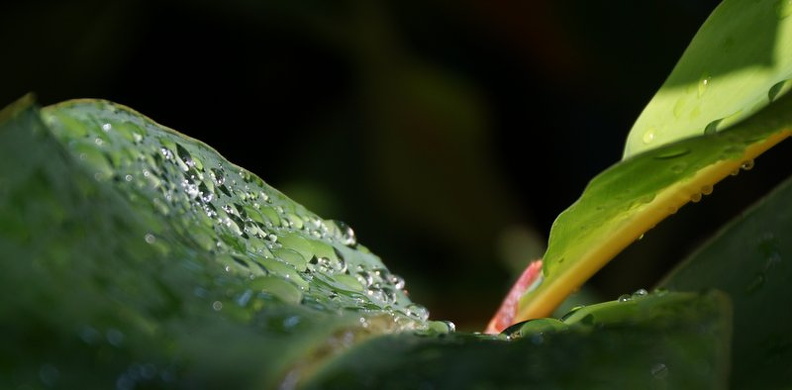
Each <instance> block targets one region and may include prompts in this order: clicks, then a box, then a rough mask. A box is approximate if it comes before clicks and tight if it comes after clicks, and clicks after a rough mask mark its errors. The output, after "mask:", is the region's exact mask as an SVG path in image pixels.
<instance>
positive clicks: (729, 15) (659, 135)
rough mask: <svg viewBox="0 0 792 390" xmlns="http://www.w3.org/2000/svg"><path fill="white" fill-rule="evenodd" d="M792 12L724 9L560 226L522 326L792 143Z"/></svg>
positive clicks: (523, 310)
mask: <svg viewBox="0 0 792 390" xmlns="http://www.w3.org/2000/svg"><path fill="white" fill-rule="evenodd" d="M789 6H790V5H789V3H788V2H786V1H760V2H750V3H749V2H740V1H725V2H723V3H722V4H721V5H720V6H719V7H718V9H717V10H716V11H715V12H714V13H713V14H712V15H711V16H710V18H709V19H708V20H707V22H706V23H705V24H704V26H702V28H701V30H700V31H699V33H698V34H697V35H696V37H694V39H693V41H692V42H691V44H690V46H689V48H688V50H687V51H686V52H685V53H684V55H683V56H682V58H681V59H680V61H679V63H678V65H677V67H676V68H675V69H674V70H673V72H672V74H671V76H670V77H669V79H668V80H667V82H666V83H665V84H664V86H663V87H662V88H661V89H660V91H658V93H657V95H656V96H655V98H654V99H653V100H652V101H651V102H650V103H649V105H648V106H647V108H646V110H645V111H644V113H643V114H642V115H641V117H639V118H638V120H637V121H636V124H635V126H634V128H633V129H632V130H631V133H630V137H629V139H628V141H627V146H626V149H625V156H624V159H623V160H622V161H621V162H620V163H617V164H615V165H614V166H612V167H611V168H609V169H607V170H605V171H604V172H602V173H601V174H599V175H598V176H596V177H595V178H594V179H592V181H591V182H590V183H589V185H588V186H587V187H586V188H585V190H584V192H583V194H582V195H581V197H580V199H578V201H576V202H575V203H574V204H573V205H571V206H570V207H569V208H568V209H567V210H565V211H564V212H563V213H561V214H560V215H559V216H558V218H557V219H556V221H555V222H554V224H553V227H552V229H551V232H550V237H549V242H548V249H547V252H546V253H545V256H544V259H543V260H544V269H543V271H544V272H543V273H544V280H543V282H542V283H541V284H540V285H539V286H538V287H537V288H536V289H534V290H531V291H528V292H526V293H525V294H524V295H523V297H522V298H521V300H520V304H519V305H518V310H517V314H516V316H515V317H516V320H525V319H528V318H536V317H543V316H547V315H549V314H550V313H551V312H552V311H553V309H554V308H555V307H556V306H558V305H559V304H560V303H561V302H562V301H563V300H564V298H566V297H567V296H568V295H569V294H570V293H572V292H573V291H575V290H576V289H578V288H579V287H580V286H581V285H582V284H583V283H584V282H585V281H586V280H588V278H589V277H591V276H592V275H593V274H594V273H596V272H597V271H598V270H599V269H600V268H601V267H603V266H604V265H605V264H606V263H607V262H608V261H610V260H611V259H612V258H613V257H614V256H615V255H616V254H618V253H619V252H620V251H622V250H623V249H624V248H625V247H627V246H628V245H629V244H630V243H632V242H633V241H635V240H636V239H638V238H639V237H640V236H641V235H642V234H643V233H644V232H646V231H647V230H649V229H651V228H652V227H654V226H655V225H656V224H657V223H659V222H661V221H662V220H663V219H665V218H666V217H667V216H669V215H671V214H673V213H675V212H676V211H677V210H678V209H679V208H680V207H681V206H683V205H684V204H686V203H688V202H690V201H693V202H697V201H699V200H701V198H702V197H703V196H706V195H708V194H709V193H711V192H712V191H713V187H714V185H715V184H716V183H717V182H718V181H720V180H722V179H724V178H726V177H728V176H729V175H730V174H736V173H738V172H739V171H740V170H741V169H744V170H747V169H750V168H751V167H753V161H754V159H755V158H756V157H757V156H758V155H760V154H761V153H763V152H764V151H765V150H767V149H768V148H770V147H772V146H773V145H775V144H777V143H778V142H780V141H781V140H783V139H784V138H786V137H788V136H789V135H790V134H791V133H792V115H791V114H790V112H792V109H791V108H792V99H790V98H789V95H785V93H786V91H787V90H788V89H789V85H788V84H789V83H788V82H786V81H785V80H787V79H788V78H789V77H790V74H792V49H790V48H792V45H789V44H788V42H789V40H790V39H792V18H788V17H787V16H789V9H790V8H789ZM759 33H761V34H760V35H758V36H757V35H756V34H759ZM755 40H757V41H756V42H755ZM767 45H770V47H773V48H775V49H774V51H773V55H772V56H771V57H768V54H767V50H765V49H766V47H765V46H767ZM707 72H709V73H707ZM694 74H706V76H705V77H704V79H703V80H701V82H699V81H691V80H693V79H694V78H692V75H694ZM695 80H698V76H696V78H695ZM685 99H688V100H685ZM693 100H695V102H694V103H688V101H690V102H693ZM771 102H772V104H771ZM683 103H684V104H683ZM679 107H682V108H683V109H684V110H692V111H694V114H695V115H693V114H691V113H689V112H687V111H685V115H679V112H676V113H675V112H674V109H675V108H677V109H679ZM691 107H692V108H691ZM726 116H728V117H729V118H727V119H728V120H727V119H723V118H725V117H726ZM721 119H723V120H721ZM738 119H739V120H738ZM711 122H715V124H714V125H713V126H711V127H710V128H708V129H706V130H707V131H705V128H706V126H707V125H708V124H710V123H711ZM644 141H645V142H644Z"/></svg>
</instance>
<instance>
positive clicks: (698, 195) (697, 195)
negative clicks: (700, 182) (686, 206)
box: [690, 192, 701, 203]
mask: <svg viewBox="0 0 792 390" xmlns="http://www.w3.org/2000/svg"><path fill="white" fill-rule="evenodd" d="M700 200H701V193H700V192H698V193H695V194H691V195H690V201H691V202H693V203H696V202H698V201H700Z"/></svg>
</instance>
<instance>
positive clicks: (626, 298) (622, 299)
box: [618, 294, 632, 302]
mask: <svg viewBox="0 0 792 390" xmlns="http://www.w3.org/2000/svg"><path fill="white" fill-rule="evenodd" d="M630 300H632V295H630V294H622V295H620V296H619V299H618V301H619V302H628V301H630Z"/></svg>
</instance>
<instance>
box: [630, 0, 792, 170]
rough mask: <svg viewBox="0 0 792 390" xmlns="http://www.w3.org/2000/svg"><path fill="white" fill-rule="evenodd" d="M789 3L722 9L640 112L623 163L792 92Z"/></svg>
mask: <svg viewBox="0 0 792 390" xmlns="http://www.w3.org/2000/svg"><path fill="white" fill-rule="evenodd" d="M790 15H792V3H790V2H789V1H786V0H763V1H751V2H749V1H741V0H734V1H732V0H726V1H724V2H723V3H721V4H720V5H719V6H718V7H717V8H716V9H715V11H714V12H713V13H712V15H710V17H709V18H708V19H707V21H706V22H704V24H703V25H702V27H701V29H700V30H699V31H698V33H697V34H696V36H695V37H694V38H693V40H692V41H691V43H690V45H689V46H688V48H687V50H686V51H685V53H684V54H683V55H682V58H681V59H680V61H679V63H678V64H677V65H676V67H675V68H674V69H673V71H672V72H671V74H670V76H669V77H668V79H667V80H666V81H665V83H664V84H663V85H662V87H661V88H660V89H659V90H658V92H657V93H656V94H655V96H654V97H653V98H652V100H651V101H650V102H649V104H648V105H647V106H646V108H645V109H644V110H643V112H642V113H641V114H640V116H639V117H638V119H637V120H636V122H635V124H634V125H633V127H632V129H631V130H630V134H629V136H628V139H627V143H626V145H625V150H624V158H625V159H626V158H629V157H631V156H634V155H636V154H638V153H641V152H644V151H646V150H650V149H654V148H657V147H660V146H662V145H666V144H669V143H671V142H674V141H678V140H680V139H683V138H687V137H691V136H696V135H700V134H704V133H705V132H708V133H711V132H715V131H720V130H722V129H724V128H726V127H728V126H730V125H732V124H734V123H736V122H737V121H740V120H742V119H745V118H747V117H749V116H750V115H752V114H753V113H755V112H757V111H758V110H760V109H761V108H762V107H764V106H766V105H768V104H769V103H770V102H771V101H773V100H774V99H777V98H778V97H779V96H780V95H782V94H783V93H786V92H787V91H788V90H789V89H790V87H791V86H792V81H790V79H792V17H789V16H790Z"/></svg>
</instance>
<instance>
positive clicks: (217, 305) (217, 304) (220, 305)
mask: <svg viewBox="0 0 792 390" xmlns="http://www.w3.org/2000/svg"><path fill="white" fill-rule="evenodd" d="M212 310H214V311H220V310H223V302H220V301H214V302H212Z"/></svg>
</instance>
